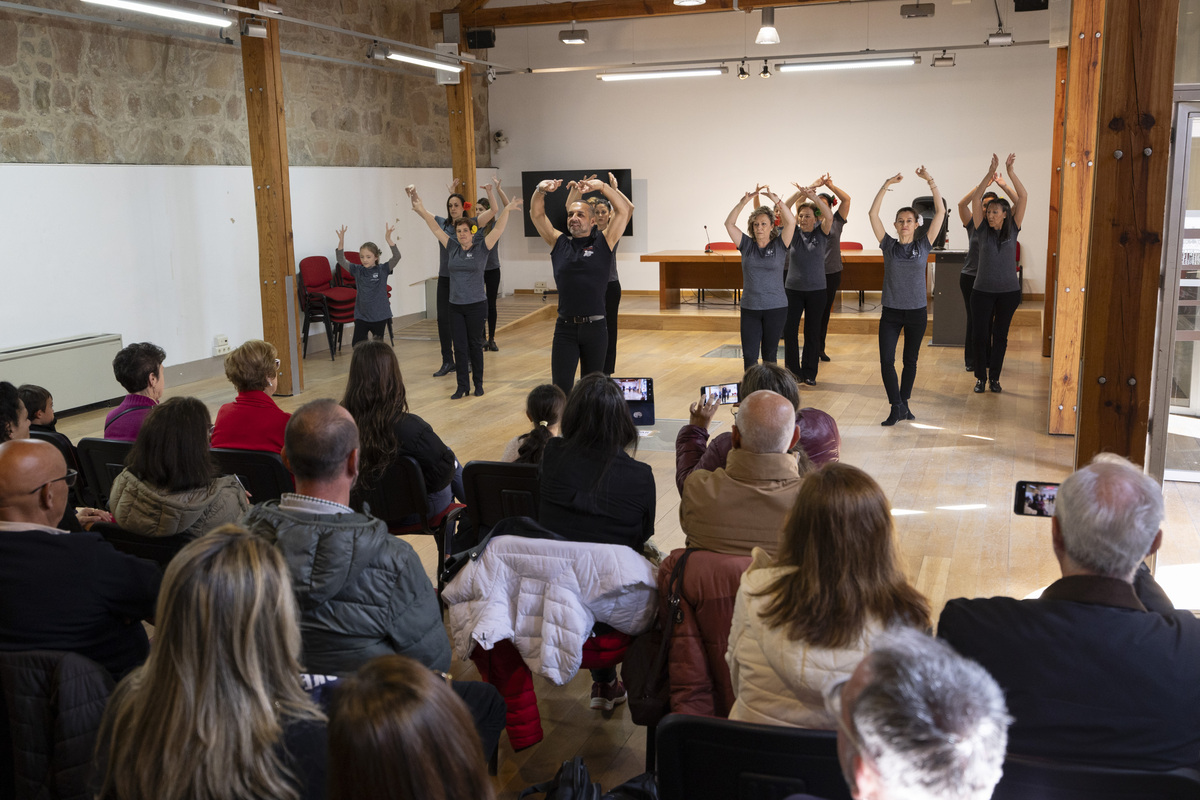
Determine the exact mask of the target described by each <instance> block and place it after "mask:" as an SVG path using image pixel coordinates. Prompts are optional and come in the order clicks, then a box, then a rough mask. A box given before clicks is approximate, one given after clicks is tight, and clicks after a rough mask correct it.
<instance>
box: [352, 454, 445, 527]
mask: <svg viewBox="0 0 1200 800" xmlns="http://www.w3.org/2000/svg"><path fill="white" fill-rule="evenodd" d="M356 499H358V500H360V501H362V502H364V503H366V504H367V505H369V506H370V508H371V516H373V517H378V518H379V519H381V520H383V521H384V522H386V523H388V527H389V528H391V527H395V526H397V525H398V524H400V523H401V521H402V520H406V519H407V518H409V517H413V516H414V515H415V516H417V517H419V518H420V521H421V526H422V528H423V529H425V530H424V532H425V533H433V531H432V530H430V529H429V524H428V522H429V517H430V516H432V515H433V514H434V513H435V512H436V511H440V510H441V509H430V508H429V494H428V492H426V491H425V476H424V475H422V474H421V467H420V465H419V464H417V460H416V459H415V458H413V457H412V456H399V457H397V458H396V459H395V460H393V461H392V463H391V464H390V465H389V466H388V468H387V469H386V470H385V471H384V473H383V475H382V477H380V478H379V480H378V481H376V482H375V486H374V487H373V488H372V489H371V490H370V491H368V492H363V493H361V494H359V495H357V498H356Z"/></svg>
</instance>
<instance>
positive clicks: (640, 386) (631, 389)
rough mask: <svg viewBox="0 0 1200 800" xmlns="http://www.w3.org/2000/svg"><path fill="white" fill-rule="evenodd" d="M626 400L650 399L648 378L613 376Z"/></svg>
mask: <svg viewBox="0 0 1200 800" xmlns="http://www.w3.org/2000/svg"><path fill="white" fill-rule="evenodd" d="M613 380H614V381H615V382H616V384H617V386H620V387H621V393H622V394H623V395H625V399H626V400H649V399H650V389H649V386H648V385H647V384H648V382H649V379H648V378H613Z"/></svg>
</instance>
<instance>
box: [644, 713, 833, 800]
mask: <svg viewBox="0 0 1200 800" xmlns="http://www.w3.org/2000/svg"><path fill="white" fill-rule="evenodd" d="M656 747H657V750H658V791H659V796H660V797H661V799H662V800H718V798H719V799H720V800H730V798H754V799H755V800H782V799H783V798H785V797H787V796H788V795H792V794H812V795H816V796H817V797H822V798H825V799H826V800H850V790H849V788H847V786H846V781H845V779H844V778H842V767H841V765H840V764H839V763H838V755H837V734H836V733H834V732H833V731H818V730H808V729H805V728H785V727H780V726H775V725H756V724H754V723H750V722H733V721H731V720H727V719H714V718H712V717H698V716H691V715H688V714H668V715H667V716H666V717H664V718H663V721H662V722H660V723H659V724H658V732H657V742H656Z"/></svg>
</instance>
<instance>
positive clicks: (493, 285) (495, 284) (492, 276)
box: [483, 267, 500, 341]
mask: <svg viewBox="0 0 1200 800" xmlns="http://www.w3.org/2000/svg"><path fill="white" fill-rule="evenodd" d="M483 286H484V288H485V289H487V304H488V307H487V324H488V336H487V338H488V340H489V341H490V340H492V339H495V338H496V295H497V293H498V292H499V291H500V268H499V267H496V268H495V269H488V270H484V272H483Z"/></svg>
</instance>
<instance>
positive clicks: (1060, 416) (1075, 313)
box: [1046, 0, 1127, 434]
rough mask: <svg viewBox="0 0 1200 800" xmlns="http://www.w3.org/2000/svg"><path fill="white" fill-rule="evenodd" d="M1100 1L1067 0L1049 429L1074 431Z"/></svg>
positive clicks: (1089, 224)
mask: <svg viewBox="0 0 1200 800" xmlns="http://www.w3.org/2000/svg"><path fill="white" fill-rule="evenodd" d="M1119 1H1120V2H1126V1H1127V0H1119ZM1105 5H1106V0H1074V2H1073V3H1072V4H1071V44H1070V47H1069V48H1068V53H1067V60H1068V65H1067V98H1066V109H1065V115H1064V121H1063V146H1062V182H1061V195H1060V198H1059V209H1060V215H1059V229H1058V251H1057V252H1058V257H1057V259H1056V263H1057V269H1056V280H1055V283H1054V285H1053V286H1051V285H1050V284H1049V283H1047V284H1046V292H1047V294H1048V293H1049V292H1051V291H1053V292H1054V342H1053V353H1052V355H1051V358H1052V359H1053V362H1052V364H1051V367H1050V414H1049V426H1048V427H1049V430H1048V432H1049V433H1067V434H1073V433H1075V426H1076V419H1077V416H1078V415H1077V412H1078V408H1077V405H1078V402H1079V346H1080V344H1079V343H1080V336H1081V333H1082V330H1083V299H1084V297H1083V296H1084V291H1083V290H1084V281H1085V279H1086V277H1087V263H1088V245H1089V244H1090V240H1089V237H1090V235H1091V229H1092V182H1093V175H1094V172H1095V170H1094V165H1093V156H1094V154H1095V151H1096V119H1097V116H1096V113H1097V103H1098V101H1099V94H1100V70H1101V66H1102V64H1101V43H1102V38H1101V34H1102V32H1103V26H1104V7H1105ZM1051 240H1053V236H1052V237H1051Z"/></svg>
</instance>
